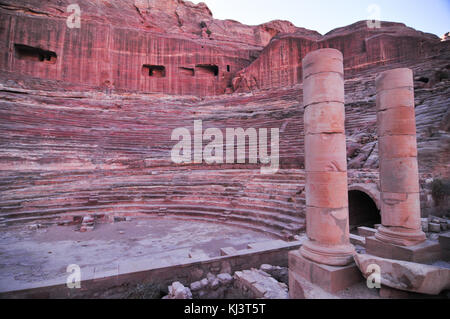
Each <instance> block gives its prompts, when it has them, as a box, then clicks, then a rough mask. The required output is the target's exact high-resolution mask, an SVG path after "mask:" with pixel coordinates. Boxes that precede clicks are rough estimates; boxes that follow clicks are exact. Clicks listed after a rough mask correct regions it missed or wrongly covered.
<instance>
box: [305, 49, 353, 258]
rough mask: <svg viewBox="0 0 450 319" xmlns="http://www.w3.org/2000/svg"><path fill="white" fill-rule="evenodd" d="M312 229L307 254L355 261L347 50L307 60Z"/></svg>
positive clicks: (317, 53) (308, 187)
mask: <svg viewBox="0 0 450 319" xmlns="http://www.w3.org/2000/svg"><path fill="white" fill-rule="evenodd" d="M303 100H304V103H303V104H304V108H305V113H304V124H305V169H306V206H307V207H306V231H307V235H308V240H307V241H306V242H305V243H304V244H303V245H302V248H301V249H300V252H301V254H302V256H303V257H305V258H307V259H309V260H312V261H314V262H317V263H319V264H325V265H331V266H345V265H348V264H350V263H351V262H352V261H353V254H354V247H353V246H352V245H351V244H350V240H349V221H348V189H347V188H348V186H347V150H346V141H345V123H344V122H345V108H344V67H343V57H342V53H341V52H339V51H338V50H335V49H322V50H318V51H314V52H311V53H309V54H308V55H307V56H306V57H305V58H304V59H303Z"/></svg>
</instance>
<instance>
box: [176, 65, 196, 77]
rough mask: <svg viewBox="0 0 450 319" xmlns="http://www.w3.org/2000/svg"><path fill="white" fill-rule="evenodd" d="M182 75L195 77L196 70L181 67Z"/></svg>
mask: <svg viewBox="0 0 450 319" xmlns="http://www.w3.org/2000/svg"><path fill="white" fill-rule="evenodd" d="M180 74H181V75H187V76H195V70H194V69H193V68H185V67H180Z"/></svg>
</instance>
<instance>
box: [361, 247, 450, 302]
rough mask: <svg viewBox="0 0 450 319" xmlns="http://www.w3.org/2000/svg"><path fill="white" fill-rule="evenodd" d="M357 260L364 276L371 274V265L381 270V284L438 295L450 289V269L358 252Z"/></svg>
mask: <svg viewBox="0 0 450 319" xmlns="http://www.w3.org/2000/svg"><path fill="white" fill-rule="evenodd" d="M355 261H356V264H357V265H358V268H359V269H360V270H361V272H362V274H363V275H364V277H366V278H367V277H368V276H370V275H371V274H372V273H369V272H368V269H369V266H370V265H378V266H379V267H380V270H381V284H382V285H385V286H388V287H391V288H395V289H399V290H404V291H410V292H417V293H422V294H428V295H438V294H439V293H441V291H443V290H446V289H450V269H447V268H440V267H435V266H430V265H424V264H418V263H413V262H407V261H400V260H392V259H384V258H380V257H376V256H372V255H362V254H356V255H355Z"/></svg>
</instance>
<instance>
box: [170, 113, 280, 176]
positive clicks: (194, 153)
mask: <svg viewBox="0 0 450 319" xmlns="http://www.w3.org/2000/svg"><path fill="white" fill-rule="evenodd" d="M268 133H269V129H267V128H260V129H259V130H256V129H255V128H247V129H246V130H244V129H243V128H227V129H226V130H225V134H224V133H223V132H222V131H221V130H220V129H218V128H208V129H206V130H205V131H204V132H203V122H202V121H201V120H195V121H194V136H192V135H191V131H190V130H189V129H187V128H185V127H180V128H176V129H175V130H173V132H172V135H171V140H172V141H178V143H177V144H176V145H174V147H173V148H172V151H171V159H172V162H174V163H176V164H192V163H194V164H201V163H203V161H204V162H205V163H206V164H224V163H226V164H235V163H238V164H245V163H246V158H247V156H246V154H247V147H246V141H247V138H248V141H249V143H248V160H249V164H258V159H259V163H260V164H262V165H265V166H261V174H275V173H276V172H278V169H279V157H280V153H279V143H280V130H279V129H278V128H271V129H270V155H269V154H268ZM224 135H225V141H224ZM204 141H206V142H207V145H206V146H205V147H203V142H204ZM235 141H237V143H236V147H235ZM224 142H226V143H225V144H224ZM192 146H193V150H192ZM224 152H225V154H224Z"/></svg>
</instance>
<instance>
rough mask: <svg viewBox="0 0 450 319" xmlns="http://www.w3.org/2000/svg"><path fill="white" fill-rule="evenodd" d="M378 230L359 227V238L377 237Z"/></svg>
mask: <svg viewBox="0 0 450 319" xmlns="http://www.w3.org/2000/svg"><path fill="white" fill-rule="evenodd" d="M376 232H377V230H376V229H375V228H370V227H364V226H361V227H358V234H359V236H362V237H372V236H375V234H376Z"/></svg>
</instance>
